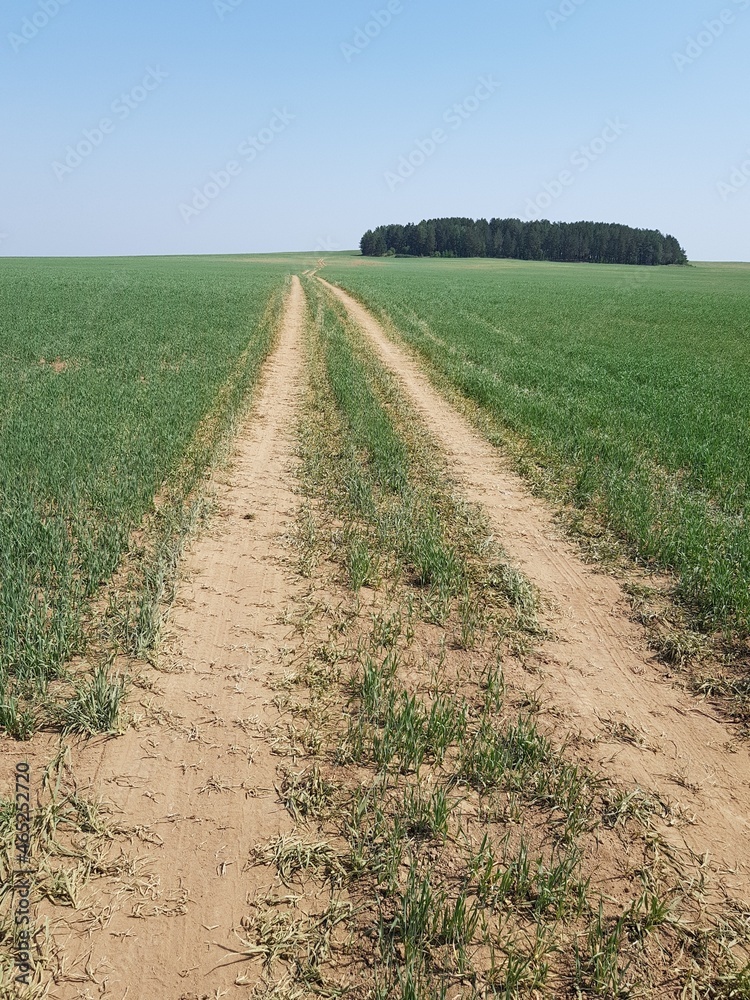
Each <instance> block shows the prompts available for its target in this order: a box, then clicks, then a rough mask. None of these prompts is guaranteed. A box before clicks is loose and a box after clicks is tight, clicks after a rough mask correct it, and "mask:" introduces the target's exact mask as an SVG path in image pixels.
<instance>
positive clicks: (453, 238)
mask: <svg viewBox="0 0 750 1000" xmlns="http://www.w3.org/2000/svg"><path fill="white" fill-rule="evenodd" d="M360 249H361V250H362V253H363V254H364V256H366V257H386V256H393V255H398V256H400V257H509V258H514V259H516V260H555V261H568V262H574V263H587V264H687V262H688V259H687V256H686V254H685V251H684V250H683V249H682V247H681V246H680V244H679V243H678V242H677V240H676V239H675V238H674V236H665V235H664V234H663V233H660V232H659V230H658V229H633V228H631V227H630V226H620V225H617V224H615V223H608V222H549V221H547V220H535V221H533V222H523V221H521V219H490V221H489V222H488V221H487V220H486V219H460V218H456V219H427V220H423V221H422V222H420V223H417V224H410V225H407V226H398V225H392V226H378V228H377V229H370V230H368V231H367V232H366V233H365V235H364V236H363V237H362V240H361V242H360Z"/></svg>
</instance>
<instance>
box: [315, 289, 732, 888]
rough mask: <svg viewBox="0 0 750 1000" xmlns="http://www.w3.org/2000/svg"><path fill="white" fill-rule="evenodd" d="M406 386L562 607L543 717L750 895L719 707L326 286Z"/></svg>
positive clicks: (546, 662)
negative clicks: (667, 672) (698, 692)
mask: <svg viewBox="0 0 750 1000" xmlns="http://www.w3.org/2000/svg"><path fill="white" fill-rule="evenodd" d="M318 280H319V281H321V283H322V284H324V285H325V286H326V288H328V289H329V290H330V292H331V293H332V294H333V295H335V296H336V297H337V298H338V299H339V300H340V301H341V302H342V303H343V304H344V306H345V307H346V309H347V310H348V312H349V314H350V316H351V317H352V318H353V319H354V320H355V321H356V323H357V324H358V325H359V326H360V327H361V328H362V330H364V331H365V333H366V334H367V335H368V337H369V338H370V340H371V342H372V343H373V345H374V346H375V348H376V349H377V351H378V354H379V356H380V358H381V359H382V361H383V363H384V364H385V365H386V367H387V368H389V369H390V370H391V371H392V372H394V373H395V374H396V375H397V376H398V377H399V379H400V380H401V382H402V384H403V386H404V388H405V390H406V392H407V394H408V396H409V397H410V399H411V401H412V402H413V404H414V405H415V407H416V409H417V410H418V412H419V413H420V414H421V416H422V418H423V420H424V422H425V424H426V426H427V427H428V429H429V430H430V432H431V433H432V434H433V436H434V437H435V439H436V440H437V441H438V443H439V444H440V446H441V447H442V449H443V450H444V451H445V453H446V455H447V457H448V461H449V466H450V467H451V468H452V469H453V470H454V474H455V477H456V479H457V481H458V482H459V484H460V486H461V488H462V490H463V491H464V493H465V495H466V497H467V498H468V499H469V500H470V501H472V502H475V503H478V504H481V505H482V506H483V507H484V509H485V510H486V512H487V514H488V516H489V519H490V523H491V525H492V526H493V528H494V530H495V531H496V532H497V535H498V538H499V540H500V542H501V544H502V545H503V546H504V547H505V549H506V551H507V552H508V554H509V556H510V558H511V559H512V560H513V562H515V563H516V565H517V566H518V567H519V568H520V569H521V570H522V571H523V572H524V574H525V575H526V576H527V578H528V579H530V580H531V581H532V582H533V583H534V584H535V585H536V586H537V587H538V588H539V590H540V591H541V592H542V594H543V595H544V596H545V597H546V598H547V603H548V604H549V605H550V606H551V607H552V608H554V609H555V610H553V611H550V612H549V613H548V614H547V620H546V624H547V625H548V627H549V628H550V629H551V630H552V631H553V633H554V636H555V637H554V638H553V639H551V640H549V641H546V642H544V643H542V644H541V645H540V647H539V648H538V651H537V654H536V664H537V666H538V667H539V670H540V673H539V677H534V678H527V682H528V681H531V683H530V684H528V686H530V687H536V685H537V683H538V682H539V680H540V679H541V692H540V693H541V694H542V696H543V697H542V700H543V705H544V708H545V710H546V711H547V712H549V713H550V714H551V715H552V716H553V718H554V720H555V726H556V727H557V729H558V732H559V736H560V738H563V737H564V736H565V735H566V734H568V733H573V734H577V733H579V732H580V733H581V734H582V735H583V736H584V738H585V739H586V740H587V741H588V744H589V745H590V747H591V750H590V759H591V762H592V763H593V764H594V765H595V766H596V767H598V768H600V769H601V770H602V771H603V772H604V773H605V774H607V775H609V776H611V777H613V778H614V779H616V780H618V781H621V782H624V783H626V784H627V785H630V786H632V785H638V786H640V787H641V788H643V789H644V790H647V791H648V792H654V793H656V794H658V796H659V798H660V799H661V800H662V802H665V803H667V804H668V805H669V806H670V807H671V809H670V812H671V817H672V819H671V820H670V828H669V829H664V830H663V832H664V833H665V835H666V836H667V837H668V839H670V840H671V841H672V842H673V843H677V844H680V843H681V842H684V845H685V846H687V847H688V848H689V849H690V850H691V851H693V852H695V853H696V854H697V855H700V856H703V855H705V856H706V858H707V860H709V861H710V862H711V865H712V867H713V868H714V869H715V870H716V871H718V872H719V874H720V875H721V876H722V878H723V879H724V881H725V883H726V885H727V887H728V889H729V890H730V891H732V892H733V893H739V894H741V895H742V896H744V897H746V898H750V856H749V853H748V843H750V839H749V835H750V760H749V758H748V752H747V747H746V744H744V743H738V742H736V741H735V740H734V734H733V732H732V729H731V726H729V725H727V724H726V723H725V722H724V721H722V720H720V719H719V718H718V717H717V716H716V715H715V714H714V713H713V711H712V709H711V707H710V706H708V705H706V704H704V703H703V702H700V701H698V700H697V699H695V698H693V697H691V696H690V695H689V694H687V693H685V692H683V691H680V690H678V689H677V688H675V687H673V686H672V685H671V684H670V683H669V682H668V680H666V679H665V677H664V669H663V667H661V666H660V665H659V663H658V662H656V660H655V658H654V656H653V654H652V653H650V652H649V650H648V647H647V644H646V640H645V636H644V633H643V630H642V629H640V628H639V627H638V626H636V625H635V624H634V623H633V622H632V621H631V620H630V619H629V617H628V610H627V605H626V598H625V595H624V594H623V592H622V590H621V588H620V586H619V584H618V583H617V581H616V580H614V579H613V578H611V577H609V576H606V575H604V574H602V573H600V572H597V571H596V570H595V569H594V568H592V567H590V566H588V565H586V564H585V563H584V562H583V561H582V559H581V558H580V556H579V555H578V554H577V552H576V550H575V548H574V547H573V546H572V544H571V543H570V542H568V541H566V539H565V538H564V537H563V535H562V533H561V531H560V529H559V528H558V526H557V525H556V523H555V521H554V518H553V516H552V513H551V511H550V510H549V509H548V508H547V507H546V506H545V505H544V504H543V503H542V502H541V501H539V500H538V499H536V498H535V497H534V496H533V495H532V494H531V493H530V491H529V490H528V488H527V487H526V486H525V485H524V483H523V482H522V480H521V479H520V478H519V477H518V476H517V475H516V474H515V473H514V472H512V471H511V470H510V469H509V467H508V465H507V463H504V462H503V460H502V457H501V455H500V454H499V453H498V451H497V450H496V449H495V448H494V447H493V446H492V445H491V444H489V443H488V442H487V441H486V440H485V439H484V438H482V437H481V436H480V435H479V434H478V433H477V432H476V431H475V430H474V428H473V427H472V426H471V425H470V424H469V422H468V421H467V420H466V419H465V418H464V417H463V416H462V415H461V414H459V413H458V412H457V411H456V410H455V409H454V408H453V407H452V406H451V405H450V404H449V403H448V402H446V400H445V399H443V397H442V396H441V395H440V394H439V393H438V392H437V391H436V390H435V389H434V388H433V386H432V385H431V384H430V381H429V379H428V377H427V376H426V374H425V373H424V371H423V369H422V368H421V367H420V365H419V364H418V363H417V361H416V360H415V359H414V357H413V356H411V355H410V354H409V353H408V352H407V351H406V350H404V349H403V348H401V347H400V346H398V345H396V344H395V343H394V342H393V341H392V340H391V339H390V338H389V337H388V336H387V334H386V333H385V331H384V329H383V327H382V326H381V325H380V324H379V323H378V322H377V320H376V319H375V318H374V317H373V316H372V315H371V314H370V313H369V312H368V311H367V310H366V309H365V308H364V307H363V306H362V305H360V303H358V302H357V301H356V299H354V298H353V297H352V296H351V295H349V294H347V293H346V292H344V291H343V290H342V289H339V288H337V287H335V286H333V285H331V284H329V283H328V282H326V281H324V280H323V279H322V278H318Z"/></svg>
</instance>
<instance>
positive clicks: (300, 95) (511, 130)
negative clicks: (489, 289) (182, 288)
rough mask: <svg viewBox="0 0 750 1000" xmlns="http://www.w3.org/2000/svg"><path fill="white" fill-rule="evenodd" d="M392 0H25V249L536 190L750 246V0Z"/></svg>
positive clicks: (13, 155)
mask: <svg viewBox="0 0 750 1000" xmlns="http://www.w3.org/2000/svg"><path fill="white" fill-rule="evenodd" d="M388 6H389V0H348V2H346V3H345V2H343V0H329V2H327V3H321V4H311V3H303V2H300V0H297V2H294V3H292V2H290V0H275V2H274V3H260V2H259V0H67V2H64V3H61V2H60V0H11V2H7V3H5V4H3V6H2V11H1V12H0V88H1V90H2V94H3V100H2V110H0V139H1V147H0V150H1V152H0V190H1V191H2V197H1V198H0V255H8V256H20V255H48V254H49V255H68V254H70V255H95V254H141V253H142V254H162V253H164V254H174V253H240V252H256V251H257V252H260V251H278V250H309V249H314V248H316V247H320V248H327V249H336V248H350V247H355V246H357V245H358V242H359V238H360V236H361V235H362V233H363V232H364V230H366V229H367V228H370V227H374V226H376V225H379V224H381V223H388V222H402V223H405V222H410V221H419V219H421V218H427V217H434V216H446V215H465V216H475V217H479V216H485V217H492V216H500V217H505V216H520V217H524V218H526V217H530V216H531V215H533V214H535V213H536V214H537V215H538V216H539V217H544V218H551V219H554V220H565V221H575V220H578V219H590V220H595V221H607V222H622V223H626V224H629V225H634V226H644V227H649V228H657V229H661V230H663V231H666V232H671V233H672V234H673V235H675V236H677V237H678V239H679V240H680V241H681V242H682V243H683V244H684V246H685V248H686V250H687V252H688V255H689V256H690V258H691V259H693V260H750V225H749V224H748V223H749V222H750V117H748V114H747V106H748V105H747V101H748V94H749V93H750V59H749V58H748V52H750V45H749V44H748V43H749V42H750V0H578V2H577V3H576V2H575V0H466V2H465V3H461V4H458V3H455V2H451V3H448V2H447V0H401V2H400V3H399V2H397V0H390V8H391V9H390V11H388ZM45 8H46V10H45ZM373 11H375V12H383V11H385V12H386V13H385V14H383V13H380V14H379V15H378V17H379V20H380V21H381V22H383V23H382V24H378V23H377V21H375V20H373V15H372V12H373ZM389 17H390V23H385V22H387V21H388V18H389ZM722 17H723V18H724V20H723V21H722ZM705 22H708V27H706V25H705ZM358 29H361V31H362V33H361V34H358V33H357V32H358ZM366 31H368V32H369V34H367V33H365V32H366ZM690 39H693V42H692V43H691V44H689V42H690ZM365 43H366V44H365ZM678 64H679V65H678ZM165 74H166V75H165ZM483 78H484V87H483V89H479V90H478V89H477V88H480V81H481V80H482V79H483ZM144 80H145V85H144ZM477 94H478V96H476V95H477ZM123 98H125V99H124V100H123ZM456 105H458V106H459V108H458V110H456V109H455V106H456ZM451 109H454V110H451ZM103 120H104V130H102V129H101V128H100V124H101V123H102V121H103ZM608 122H610V123H611V124H610V125H609V126H608ZM97 130H98V132H97ZM87 132H88V136H87V135H86V133H87ZM434 132H436V133H437V135H438V138H439V141H437V142H435V143H434V148H433V147H432V146H431V145H430V144H429V142H427V140H428V138H429V137H430V136H431V135H432V134H433V133H434ZM420 144H421V149H420ZM71 154H72V155H71ZM409 160H411V163H409ZM228 164H232V166H231V169H230V170H228V169H227V165H228ZM399 169H400V173H399ZM222 172H223V173H222ZM212 173H213V174H215V175H216V177H215V178H212ZM407 175H409V176H407ZM561 175H562V176H563V180H560V177H561ZM720 185H723V187H720ZM206 188H207V191H206Z"/></svg>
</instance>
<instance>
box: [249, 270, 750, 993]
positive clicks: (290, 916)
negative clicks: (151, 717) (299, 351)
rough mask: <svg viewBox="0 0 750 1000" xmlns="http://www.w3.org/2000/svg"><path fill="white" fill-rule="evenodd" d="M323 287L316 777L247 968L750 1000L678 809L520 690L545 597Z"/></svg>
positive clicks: (309, 448) (361, 979) (309, 535)
mask: <svg viewBox="0 0 750 1000" xmlns="http://www.w3.org/2000/svg"><path fill="white" fill-rule="evenodd" d="M308 292H309V295H310V299H311V302H312V316H311V324H310V328H311V332H310V338H309V352H310V371H311V387H310V394H309V399H308V406H307V412H306V417H305V421H304V426H303V431H302V453H303V469H304V472H303V477H304V481H303V486H304V488H305V490H306V491H307V494H308V502H307V504H306V507H305V510H304V512H303V514H302V516H301V519H300V552H301V557H300V564H301V567H302V568H303V570H304V571H305V572H307V573H308V574H309V575H310V576H311V577H314V579H315V581H316V586H315V589H314V591H313V597H312V598H311V604H310V607H309V608H308V609H307V610H305V609H301V610H300V613H299V617H298V625H299V628H300V629H301V630H302V631H303V633H305V634H306V635H307V639H308V648H309V656H308V658H307V659H306V660H305V661H303V662H302V664H301V666H300V667H299V668H298V670H297V673H296V675H295V676H294V677H286V678H285V679H284V686H286V687H287V689H288V692H287V695H286V698H287V700H288V706H289V707H290V709H292V710H296V712H297V715H298V717H299V728H298V729H296V730H295V731H294V732H290V733H289V735H288V738H287V739H285V740H284V741H281V742H279V743H278V746H277V752H278V753H280V754H282V755H286V756H289V757H293V758H294V759H295V760H296V759H297V758H299V757H305V758H306V761H305V766H304V767H303V769H301V770H297V769H295V767H294V766H293V765H292V764H291V763H290V762H289V761H285V763H284V764H283V765H282V768H281V771H282V778H281V782H280V784H279V789H278V790H279V794H280V796H281V797H282V800H283V801H284V802H285V804H286V807H287V809H288V810H289V812H290V814H291V815H292V816H293V817H294V819H295V820H296V821H297V827H296V830H295V832H294V833H293V834H291V835H287V836H282V837H279V838H276V839H274V840H273V841H271V842H269V843H266V844H262V845H258V846H257V848H256V849H255V851H254V853H253V855H252V856H251V858H250V859H249V863H250V864H261V865H267V866H269V868H270V869H271V870H273V871H275V873H276V876H277V882H276V886H275V887H274V888H271V889H270V890H269V892H268V894H267V896H266V897H265V898H260V899H257V900H256V901H255V903H254V906H253V909H252V912H251V913H249V914H248V916H247V917H246V919H245V920H244V922H243V927H244V934H243V937H242V940H241V941H240V943H239V944H238V946H237V948H236V949H235V954H234V955H233V956H232V959H233V960H235V959H242V958H246V959H248V960H250V959H256V960H261V961H262V962H263V966H264V985H263V986H261V987H258V988H257V989H256V996H260V995H266V996H274V997H278V998H287V1000H289V998H297V997H299V998H301V997H306V996H310V995H318V996H324V997H339V996H345V995H348V996H352V997H363V998H364V997H368V998H373V1000H392V998H393V1000H395V998H401V1000H437V998H446V1000H454V998H458V997H466V998H469V997H491V996H497V997H505V998H511V997H522V996H538V997H540V996H549V997H581V996H587V995H590V996H600V997H635V996H650V995H656V993H657V992H658V994H659V995H660V996H661V997H664V998H671V997H675V998H677V997H681V998H683V997H695V998H697V997H711V998H717V1000H718V998H726V1000H728V998H730V997H737V998H741V997H749V996H750V974H749V973H748V970H747V968H746V967H745V965H744V963H745V961H746V960H747V952H746V950H745V946H746V943H747V939H748V914H747V912H745V910H744V909H743V908H742V907H740V906H739V905H737V904H734V903H733V902H732V901H730V900H726V899H723V898H721V897H720V895H717V894H716V893H715V892H714V891H713V890H712V889H711V888H710V887H709V886H708V885H707V884H706V881H705V878H706V874H705V871H704V870H702V869H701V867H700V865H699V864H697V863H696V860H695V859H691V858H688V857H683V856H680V857H678V856H677V855H676V854H675V852H674V851H672V850H670V849H669V848H667V846H666V845H665V844H663V843H662V842H661V841H660V840H659V838H658V837H656V836H655V834H654V832H653V831H652V830H649V828H648V821H649V816H650V815H653V812H654V811H655V810H663V809H664V808H665V807H664V806H663V805H662V804H661V803H658V802H655V801H653V800H650V799H649V798H648V796H646V795H645V794H644V793H643V792H641V791H640V790H635V789H634V790H618V789H615V788H612V787H609V786H607V785H606V784H605V783H604V782H603V781H602V780H600V779H598V778H596V777H595V776H593V775H591V774H589V773H588V772H587V771H586V770H585V768H583V767H581V766H579V765H578V764H577V763H576V762H575V759H574V755H573V747H570V746H569V747H556V746H555V745H554V743H553V741H552V740H551V739H550V737H549V735H547V734H545V733H544V732H543V731H542V730H541V728H540V726H539V725H538V723H537V721H536V719H535V718H534V711H533V699H532V698H529V697H528V696H527V695H526V694H525V693H524V692H522V691H520V690H512V689H511V688H510V687H509V686H508V687H506V683H505V678H504V664H505V663H506V662H508V661H509V659H510V658H511V657H513V656H522V655H523V651H524V649H525V648H526V647H527V646H528V644H529V643H531V642H533V639H534V634H535V632H536V624H535V616H534V595H533V592H532V591H531V590H530V588H529V587H528V585H527V584H525V583H524V581H523V580H522V578H520V577H519V576H518V574H516V573H514V572H513V571H512V570H511V569H509V568H508V567H507V565H506V564H505V563H503V561H502V555H501V554H500V553H498V552H495V551H493V550H492V547H491V546H488V544H487V542H486V529H485V526H484V524H483V522H482V519H481V517H480V516H479V515H478V513H477V512H476V511H473V510H471V509H470V508H468V507H467V506H465V505H464V504H462V503H461V502H460V501H459V500H458V499H457V498H456V497H455V496H454V495H453V492H452V489H451V488H450V487H449V485H448V482H447V480H446V479H445V478H444V475H443V472H444V470H443V468H442V463H441V461H440V458H439V456H438V455H437V454H436V453H435V451H434V449H433V446H432V444H431V443H430V441H429V440H427V438H426V437H425V435H424V433H423V432H422V431H421V429H420V427H419V424H418V421H417V420H416V419H415V417H414V415H413V414H412V413H411V412H410V411H409V409H408V408H407V406H406V405H405V403H404V401H403V400H402V399H401V398H400V396H399V393H398V391H397V388H396V386H395V384H394V382H393V380H392V379H391V378H390V377H389V376H387V375H386V374H384V373H383V371H382V370H381V369H380V368H379V366H378V365H377V363H376V362H375V361H374V359H373V357H372V355H371V353H370V352H369V349H368V348H366V346H365V345H364V344H363V342H362V341H361V339H360V338H359V335H358V334H357V332H356V331H355V330H354V329H353V328H352V327H351V326H350V325H349V324H348V323H347V321H346V319H345V317H344V316H343V315H342V313H341V311H340V310H339V309H338V307H337V305H336V304H335V303H334V302H332V301H331V300H330V299H328V298H327V297H326V296H325V295H324V294H323V293H322V292H321V291H320V290H319V289H316V288H314V287H310V288H308ZM425 539H429V544H427V542H426V541H425ZM311 611H314V612H315V613H314V614H313V613H311ZM295 687H296V690H297V692H298V698H297V700H295V696H294V695H293V691H294V689H295ZM305 690H306V691H307V694H306V696H302V692H303V691H305ZM676 819H677V818H676ZM251 981H252V978H251V977H250V976H249V975H247V976H243V975H242V974H240V976H239V978H238V982H239V983H242V982H251Z"/></svg>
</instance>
